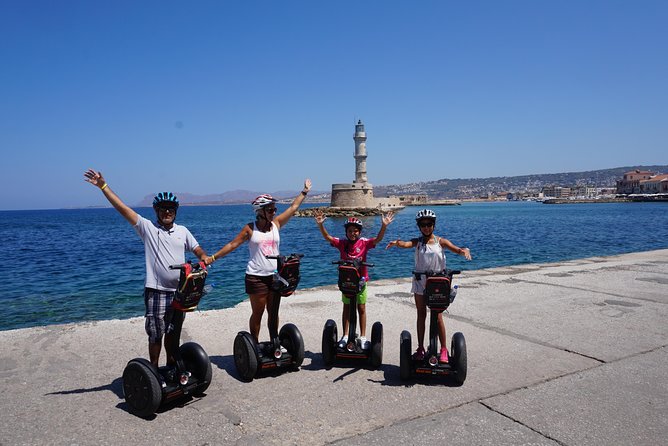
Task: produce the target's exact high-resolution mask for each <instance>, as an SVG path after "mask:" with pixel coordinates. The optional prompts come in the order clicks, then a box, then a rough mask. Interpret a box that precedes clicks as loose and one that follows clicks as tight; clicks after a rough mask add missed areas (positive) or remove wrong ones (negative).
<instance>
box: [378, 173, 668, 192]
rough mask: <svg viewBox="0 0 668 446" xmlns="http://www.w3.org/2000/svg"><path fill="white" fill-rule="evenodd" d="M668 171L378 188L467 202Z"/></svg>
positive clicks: (607, 183)
mask: <svg viewBox="0 0 668 446" xmlns="http://www.w3.org/2000/svg"><path fill="white" fill-rule="evenodd" d="M635 169H640V170H649V171H653V172H663V173H666V172H668V166H627V167H616V168H613V169H601V170H590V171H586V172H566V173H549V174H534V175H521V176H515V177H492V178H468V179H461V178H457V179H447V178H444V179H441V180H435V181H425V182H420V183H410V184H397V185H389V186H374V188H373V193H374V195H375V196H377V197H383V196H389V195H408V194H427V195H428V196H429V198H430V199H446V198H450V199H464V198H475V197H480V196H485V195H487V194H495V193H498V192H513V193H517V192H540V191H541V190H542V188H543V187H544V186H551V185H554V186H563V187H572V186H593V187H615V184H616V181H617V180H621V179H622V176H623V175H624V174H625V173H626V172H628V171H631V170H635Z"/></svg>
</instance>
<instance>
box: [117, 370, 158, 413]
mask: <svg viewBox="0 0 668 446" xmlns="http://www.w3.org/2000/svg"><path fill="white" fill-rule="evenodd" d="M156 373H157V372H155V371H154V369H153V365H152V364H151V363H150V362H149V361H147V360H145V359H139V358H138V359H133V360H131V361H130V362H128V365H127V366H126V367H125V370H123V394H124V396H125V401H126V402H127V403H128V406H130V411H131V412H132V413H134V414H135V415H138V416H140V417H147V416H149V415H153V414H154V413H155V411H156V410H158V407H160V403H161V402H162V389H161V388H160V381H158V377H157V376H156Z"/></svg>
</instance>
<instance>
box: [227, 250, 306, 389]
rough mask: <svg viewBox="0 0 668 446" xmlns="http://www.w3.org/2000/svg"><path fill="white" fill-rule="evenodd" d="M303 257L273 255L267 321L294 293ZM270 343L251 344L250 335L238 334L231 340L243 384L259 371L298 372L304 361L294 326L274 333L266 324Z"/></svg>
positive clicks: (286, 325)
mask: <svg viewBox="0 0 668 446" xmlns="http://www.w3.org/2000/svg"><path fill="white" fill-rule="evenodd" d="M302 257H303V254H291V255H289V256H275V257H270V256H268V257H267V258H275V259H277V260H278V268H277V272H276V273H275V274H274V280H273V282H272V290H273V292H274V305H273V306H272V308H269V309H268V311H269V313H270V316H269V317H270V318H272V319H273V320H277V319H278V310H279V307H280V302H281V297H287V296H290V295H292V294H293V293H294V291H295V290H296V289H297V285H298V284H299V267H300V264H301V262H300V259H301V258H302ZM269 331H270V337H271V340H270V341H265V342H258V343H256V342H255V339H254V338H253V335H251V334H250V333H249V332H247V331H240V332H239V333H238V334H237V336H236V338H235V339H234V364H235V366H236V368H237V371H238V372H239V376H240V377H241V379H242V380H243V381H252V380H253V379H254V378H255V377H256V376H258V375H259V374H261V373H263V372H270V371H279V370H295V369H299V367H300V366H301V365H302V362H304V339H303V337H302V334H301V332H300V331H299V329H298V328H297V326H296V325H294V324H290V323H288V324H285V325H283V326H282V327H281V329H280V331H278V332H277V333H276V331H277V330H276V327H273V326H271V325H270V330H269Z"/></svg>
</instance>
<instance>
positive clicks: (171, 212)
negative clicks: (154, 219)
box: [158, 208, 176, 214]
mask: <svg viewBox="0 0 668 446" xmlns="http://www.w3.org/2000/svg"><path fill="white" fill-rule="evenodd" d="M158 211H160V212H164V213H165V214H176V209H174V208H158Z"/></svg>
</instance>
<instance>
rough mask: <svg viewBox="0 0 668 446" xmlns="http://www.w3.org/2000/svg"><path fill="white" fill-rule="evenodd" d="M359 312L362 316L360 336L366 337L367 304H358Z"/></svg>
mask: <svg viewBox="0 0 668 446" xmlns="http://www.w3.org/2000/svg"><path fill="white" fill-rule="evenodd" d="M357 314H359V316H360V333H361V335H360V336H364V337H366V304H359V305H358V306H357Z"/></svg>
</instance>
